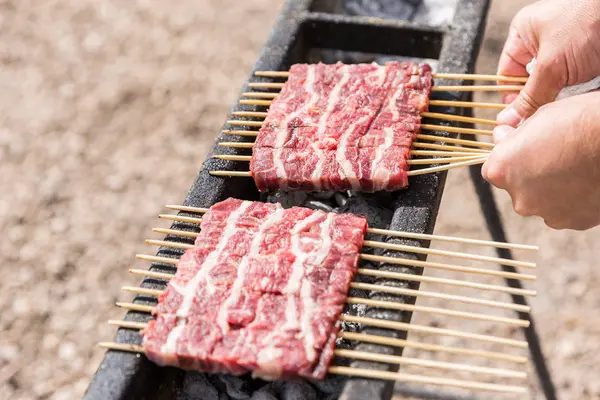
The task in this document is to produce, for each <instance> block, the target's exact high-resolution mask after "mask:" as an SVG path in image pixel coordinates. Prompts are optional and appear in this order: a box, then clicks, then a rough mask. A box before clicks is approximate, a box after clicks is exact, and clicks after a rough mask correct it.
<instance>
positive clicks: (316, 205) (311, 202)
mask: <svg viewBox="0 0 600 400" xmlns="http://www.w3.org/2000/svg"><path fill="white" fill-rule="evenodd" d="M305 204H306V206H307V207H309V208H312V209H315V210H323V211H327V212H331V211H333V207H331V206H328V205H327V204H325V203H322V202H320V201H316V200H309V201H307V202H306V203H305Z"/></svg>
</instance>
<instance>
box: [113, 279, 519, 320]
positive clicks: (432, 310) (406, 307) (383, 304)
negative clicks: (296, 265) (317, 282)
mask: <svg viewBox="0 0 600 400" xmlns="http://www.w3.org/2000/svg"><path fill="white" fill-rule="evenodd" d="M129 272H130V273H131V274H134V275H140V276H148V277H150V278H157V279H165V280H170V279H172V278H173V277H174V276H175V275H174V274H168V273H163V272H155V271H144V270H139V269H130V270H129ZM365 285H367V286H365ZM351 287H353V288H357V289H365V290H378V291H382V292H388V293H394V294H403V295H411V296H415V297H416V296H417V293H425V295H424V296H421V297H432V296H428V295H429V294H433V295H437V293H432V292H423V291H417V290H413V289H403V288H395V287H387V286H381V285H371V284H362V283H358V282H356V284H355V283H351ZM380 288H385V289H394V290H393V291H392V292H390V291H389V290H383V289H380ZM396 289H398V290H399V292H398V290H396ZM124 290H125V289H124ZM126 290H127V291H129V292H133V293H137V294H147V295H150V296H159V295H160V294H161V293H162V292H163V291H162V290H155V289H146V288H137V287H136V288H135V289H131V288H130V287H127V289H126ZM452 299H454V298H452ZM460 299H462V298H461V297H460V296H459V301H460ZM448 300H451V299H448ZM470 300H473V299H470ZM346 302H347V303H349V304H365V305H368V306H372V307H380V308H387V309H393V310H403V311H412V312H424V313H429V314H440V315H445V316H448V317H457V318H465V319H471V320H479V321H488V322H498V323H504V324H508V325H514V326H520V327H528V326H529V321H527V320H522V319H514V318H504V317H496V316H490V315H485V314H478V313H470V312H462V311H454V310H447V309H443V308H438V307H425V306H417V305H411V304H403V303H394V302H389V301H379V300H372V299H365V298H360V297H348V298H346ZM476 304H480V303H476ZM491 304H492V305H495V304H496V303H491ZM505 304H510V303H500V305H501V306H504V305H505ZM482 305H490V304H488V303H484V304H482ZM501 308H504V307H501ZM138 311H139V310H138Z"/></svg>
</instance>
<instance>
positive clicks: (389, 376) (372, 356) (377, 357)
mask: <svg viewBox="0 0 600 400" xmlns="http://www.w3.org/2000/svg"><path fill="white" fill-rule="evenodd" d="M98 346H100V347H102V348H105V349H108V350H117V351H126V352H132V353H142V354H143V353H144V348H143V347H142V346H139V345H135V344H125V343H115V342H100V343H98ZM339 351H340V352H341V353H336V355H338V356H341V357H346V358H348V357H350V358H357V359H362V360H372V361H378V362H383V363H388V364H410V365H420V366H426V367H429V368H441V369H452V368H454V369H456V370H462V371H468V372H477V373H487V374H492V375H497V376H505V377H514V378H519V379H523V377H522V375H521V373H519V372H513V371H507V370H501V369H497V368H483V367H470V366H466V365H461V364H456V365H452V364H450V363H444V362H437V361H423V360H415V362H412V361H411V360H409V361H405V360H406V359H405V358H404V357H398V356H389V355H384V354H377V353H365V352H356V351H354V350H339ZM328 373H330V374H338V375H345V376H360V377H366V378H373V379H385V380H392V381H398V382H407V383H424V384H432V385H445V386H453V387H457V388H463V389H473V390H482V391H491V392H508V393H526V390H525V388H523V387H520V386H510V385H500V384H493V383H481V382H476V381H465V380H459V379H449V378H434V377H426V376H422V375H410V374H405V373H400V372H388V371H381V370H370V369H360V368H353V367H342V366H330V367H329V369H328Z"/></svg>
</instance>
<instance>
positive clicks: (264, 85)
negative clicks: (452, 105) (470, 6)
mask: <svg viewBox="0 0 600 400" xmlns="http://www.w3.org/2000/svg"><path fill="white" fill-rule="evenodd" d="M284 85H285V83H283V82H250V83H248V87H249V88H252V89H281V88H283V86H284ZM523 87H524V86H523V85H465V86H459V85H456V86H432V87H431V91H432V92H515V91H520V90H522V89H523Z"/></svg>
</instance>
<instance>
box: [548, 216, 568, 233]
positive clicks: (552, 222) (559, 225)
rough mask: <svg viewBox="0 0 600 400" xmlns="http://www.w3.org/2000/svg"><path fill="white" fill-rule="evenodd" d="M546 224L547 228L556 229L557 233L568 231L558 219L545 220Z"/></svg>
mask: <svg viewBox="0 0 600 400" xmlns="http://www.w3.org/2000/svg"><path fill="white" fill-rule="evenodd" d="M544 224H546V226H547V227H548V228H550V229H554V230H557V231H561V230H563V229H566V225H565V224H564V223H563V222H561V221H560V220H556V219H550V218H544Z"/></svg>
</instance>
